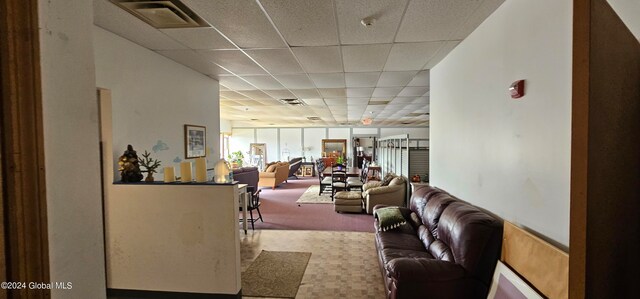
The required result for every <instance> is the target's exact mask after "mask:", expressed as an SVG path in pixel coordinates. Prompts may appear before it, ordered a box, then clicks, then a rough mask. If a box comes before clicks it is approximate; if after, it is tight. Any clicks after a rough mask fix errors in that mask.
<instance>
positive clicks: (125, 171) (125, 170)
mask: <svg viewBox="0 0 640 299" xmlns="http://www.w3.org/2000/svg"><path fill="white" fill-rule="evenodd" d="M118 170H119V171H120V178H121V180H122V181H123V182H139V181H142V177H143V176H142V172H141V171H140V162H139V160H138V154H137V153H136V151H134V150H133V146H131V144H129V145H127V150H126V151H124V154H122V156H120V158H119V159H118Z"/></svg>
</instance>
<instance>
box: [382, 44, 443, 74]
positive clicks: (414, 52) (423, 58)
mask: <svg viewBox="0 0 640 299" xmlns="http://www.w3.org/2000/svg"><path fill="white" fill-rule="evenodd" d="M443 44H444V43H443V42H426V43H405V44H394V45H393V48H392V49H391V53H389V59H388V60H387V63H386V64H385V66H384V70H385V71H409V70H421V69H422V66H424V65H425V63H427V61H429V59H431V57H433V56H434V54H436V52H437V51H438V49H440V47H441V46H442V45H443Z"/></svg>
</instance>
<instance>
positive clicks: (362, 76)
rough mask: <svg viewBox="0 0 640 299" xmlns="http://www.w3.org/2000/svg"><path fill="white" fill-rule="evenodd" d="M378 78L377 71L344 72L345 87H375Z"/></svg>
mask: <svg viewBox="0 0 640 299" xmlns="http://www.w3.org/2000/svg"><path fill="white" fill-rule="evenodd" d="M378 78H380V73H379V72H368V73H345V82H346V84H347V87H375V86H376V83H377V82H378Z"/></svg>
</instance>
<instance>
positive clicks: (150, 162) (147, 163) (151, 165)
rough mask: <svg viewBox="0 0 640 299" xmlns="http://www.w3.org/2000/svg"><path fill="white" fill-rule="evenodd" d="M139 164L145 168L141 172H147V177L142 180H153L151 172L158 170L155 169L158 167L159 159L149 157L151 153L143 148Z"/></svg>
mask: <svg viewBox="0 0 640 299" xmlns="http://www.w3.org/2000/svg"><path fill="white" fill-rule="evenodd" d="M140 166H142V167H143V168H144V169H145V170H143V171H142V172H146V173H147V177H146V178H145V179H144V181H145V182H153V174H154V173H156V172H158V171H157V170H156V169H158V167H160V160H158V159H153V158H151V153H149V152H147V151H146V150H145V151H144V154H142V159H141V160H140Z"/></svg>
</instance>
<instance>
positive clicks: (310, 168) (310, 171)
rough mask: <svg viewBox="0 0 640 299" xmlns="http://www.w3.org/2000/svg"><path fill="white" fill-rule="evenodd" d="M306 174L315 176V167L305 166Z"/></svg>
mask: <svg viewBox="0 0 640 299" xmlns="http://www.w3.org/2000/svg"><path fill="white" fill-rule="evenodd" d="M304 176H313V167H311V166H304Z"/></svg>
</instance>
